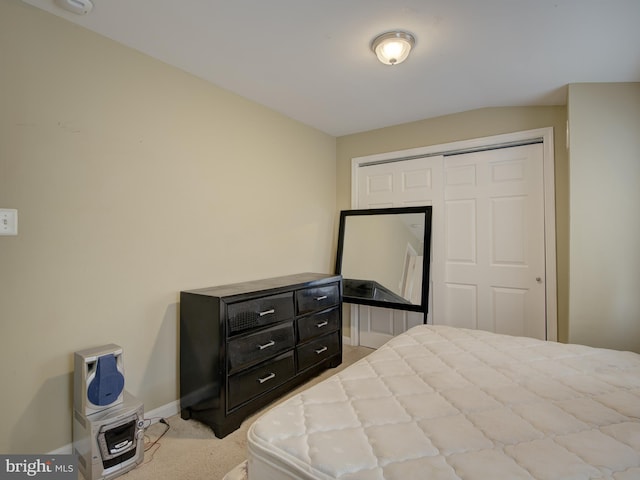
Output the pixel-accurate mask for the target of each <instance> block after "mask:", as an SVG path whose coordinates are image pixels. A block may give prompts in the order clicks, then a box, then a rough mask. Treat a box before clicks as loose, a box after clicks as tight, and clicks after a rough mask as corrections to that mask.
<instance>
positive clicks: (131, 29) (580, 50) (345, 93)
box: [23, 0, 640, 136]
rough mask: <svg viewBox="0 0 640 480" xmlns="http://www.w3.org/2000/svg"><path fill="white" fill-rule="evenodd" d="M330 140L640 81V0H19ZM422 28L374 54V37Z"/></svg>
mask: <svg viewBox="0 0 640 480" xmlns="http://www.w3.org/2000/svg"><path fill="white" fill-rule="evenodd" d="M23 1H25V2H26V3H29V4H32V5H35V6H37V7H40V8H42V9H44V10H47V11H49V12H51V13H53V14H55V15H58V16H60V17H63V18H66V19H67V20H69V21H71V22H74V23H77V24H78V25H82V26H83V27H85V28H88V29H89V30H93V31H95V32H97V33H99V34H101V35H104V36H106V37H109V38H111V39H113V40H116V41H118V42H120V43H122V44H124V45H127V46H129V47H131V48H134V49H136V50H139V51H141V52H143V53H145V54H148V55H150V56H152V57H154V58H157V59H159V60H162V61H163V62H166V63H168V64H170V65H174V66H176V67H178V68H180V69H182V70H185V71H187V72H190V73H192V74H194V75H196V76H198V77H201V78H203V79H206V80H208V81H210V82H211V83H213V84H215V85H217V86H219V87H222V88H224V89H227V90H230V91H232V92H235V93H237V94H238V95H240V96H242V97H245V98H248V99H250V100H253V101H255V102H257V103H259V104H262V105H265V106H267V107H269V108H271V109H273V110H276V111H278V112H281V113H282V114H284V115H286V116H288V117H291V118H293V119H296V120H298V121H300V122H302V123H305V124H307V125H310V126H312V127H315V128H317V129H319V130H322V131H324V132H326V133H328V134H330V135H334V136H341V135H347V134H351V133H357V132H361V131H367V130H372V129H376V128H381V127H387V126H391V125H398V124H401V123H406V122H411V121H415V120H422V119H426V118H431V117H436V116H440V115H446V114H451V113H455V112H462V111H466V110H472V109H476V108H482V107H503V106H532V105H564V104H566V95H567V88H566V86H567V85H568V84H570V83H582V82H637V81H640V26H639V25H640V0H172V1H169V0H93V4H94V8H93V11H91V12H90V13H89V14H87V15H83V16H81V15H76V14H73V13H69V12H67V11H65V10H63V9H61V8H60V7H58V6H57V4H56V3H55V2H54V0H23ZM393 29H404V30H406V31H408V32H411V33H412V34H413V35H414V36H415V37H416V47H415V48H414V50H413V52H412V53H411V55H410V57H409V59H408V60H407V61H406V62H405V63H403V64H401V65H396V66H386V65H382V64H381V63H379V62H378V61H377V60H376V58H375V56H374V54H373V53H372V52H371V50H370V43H371V40H372V39H373V38H374V37H375V36H377V35H378V34H380V33H383V32H386V31H389V30H393Z"/></svg>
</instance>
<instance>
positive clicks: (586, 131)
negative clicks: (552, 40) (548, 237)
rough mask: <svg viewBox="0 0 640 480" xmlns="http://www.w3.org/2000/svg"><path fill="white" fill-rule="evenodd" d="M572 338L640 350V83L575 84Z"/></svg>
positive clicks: (571, 110)
mask: <svg viewBox="0 0 640 480" xmlns="http://www.w3.org/2000/svg"><path fill="white" fill-rule="evenodd" d="M568 116H569V139H570V142H569V145H570V151H569V158H570V172H571V174H570V191H571V197H570V203H571V227H570V228H571V234H570V237H571V245H570V249H571V268H570V275H571V294H570V309H569V311H570V319H569V340H570V341H571V342H576V343H584V344H587V345H594V346H600V347H609V348H616V349H620V350H633V351H636V352H638V353H640V295H638V293H640V249H639V248H638V246H639V245H640V212H639V207H640V135H639V132H640V83H629V84H576V85H571V86H570V88H569V100H568Z"/></svg>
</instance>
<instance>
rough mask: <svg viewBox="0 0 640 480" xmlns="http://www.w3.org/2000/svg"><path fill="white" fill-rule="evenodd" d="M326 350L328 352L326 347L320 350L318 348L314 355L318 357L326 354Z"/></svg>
mask: <svg viewBox="0 0 640 480" xmlns="http://www.w3.org/2000/svg"><path fill="white" fill-rule="evenodd" d="M327 350H329V349H328V348H327V347H322V348H319V349H318V350H316V353H317V354H318V355H320V354H321V353H324V352H326V351H327Z"/></svg>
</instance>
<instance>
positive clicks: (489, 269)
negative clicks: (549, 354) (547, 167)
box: [434, 144, 546, 339]
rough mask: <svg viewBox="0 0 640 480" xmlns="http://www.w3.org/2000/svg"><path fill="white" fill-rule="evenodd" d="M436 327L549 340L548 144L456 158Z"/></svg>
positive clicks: (448, 186) (450, 163) (450, 175)
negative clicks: (545, 177) (545, 159)
mask: <svg viewBox="0 0 640 480" xmlns="http://www.w3.org/2000/svg"><path fill="white" fill-rule="evenodd" d="M444 183H445V184H444V196H445V202H444V203H445V205H444V233H445V239H444V244H445V250H444V252H443V254H444V257H443V260H444V262H445V264H444V269H443V270H444V277H439V278H435V279H434V281H435V282H439V283H440V284H441V285H443V289H442V293H443V295H442V297H440V298H438V299H437V300H436V303H435V305H434V307H435V308H437V315H436V317H434V323H436V324H438V323H441V324H447V325H453V326H457V327H466V328H474V329H476V328H477V329H480V330H489V331H492V332H497V333H505V334H511V335H522V336H528V337H535V338H540V339H545V338H546V321H545V285H544V278H545V252H544V245H545V237H544V199H543V194H544V189H543V152H542V144H535V145H526V146H519V147H511V148H503V149H496V150H487V151H483V152H476V153H468V154H464V155H455V156H448V157H446V158H445V163H444Z"/></svg>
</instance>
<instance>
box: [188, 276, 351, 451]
mask: <svg viewBox="0 0 640 480" xmlns="http://www.w3.org/2000/svg"><path fill="white" fill-rule="evenodd" d="M341 362H342V278H341V277H340V276H339V275H327V274H320V273H300V274H296V275H288V276H285V277H277V278H269V279H264V280H256V281H251V282H244V283H237V284H232V285H222V286H217V287H210V288H202V289H197V290H188V291H182V292H180V412H181V417H182V418H183V419H185V420H186V419H195V420H198V421H200V422H202V423H205V424H207V425H209V426H210V427H211V428H212V429H213V431H214V433H215V435H216V436H217V437H219V438H222V437H224V436H226V435H228V434H229V433H231V432H232V431H234V430H236V429H237V428H238V427H239V426H240V424H241V423H242V421H243V420H244V419H245V418H246V417H247V416H249V415H251V414H252V413H254V412H256V411H257V410H258V409H260V408H262V407H263V406H265V405H267V404H268V403H270V402H272V401H273V400H274V399H276V398H278V397H280V396H282V395H283V394H285V393H286V392H288V391H290V390H291V389H292V388H293V387H295V386H297V385H299V384H300V383H302V382H304V381H306V380H308V379H310V378H312V377H314V376H316V375H317V374H319V373H320V372H322V371H323V370H326V369H327V368H332V367H336V366H338V365H340V363H341Z"/></svg>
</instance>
